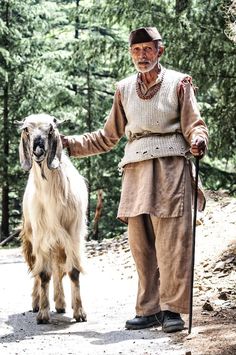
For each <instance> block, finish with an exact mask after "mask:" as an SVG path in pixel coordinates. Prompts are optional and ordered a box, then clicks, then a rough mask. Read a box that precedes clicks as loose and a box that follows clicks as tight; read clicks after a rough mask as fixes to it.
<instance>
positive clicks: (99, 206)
mask: <svg viewBox="0 0 236 355" xmlns="http://www.w3.org/2000/svg"><path fill="white" fill-rule="evenodd" d="M97 195H98V199H97V206H96V211H95V216H94V221H93V239H95V240H98V239H99V222H100V219H101V215H102V207H103V204H102V197H103V191H102V190H98V192H97Z"/></svg>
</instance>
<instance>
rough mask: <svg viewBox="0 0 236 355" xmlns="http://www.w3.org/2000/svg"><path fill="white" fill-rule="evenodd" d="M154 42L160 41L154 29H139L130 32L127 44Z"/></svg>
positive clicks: (159, 36) (158, 34)
mask: <svg viewBox="0 0 236 355" xmlns="http://www.w3.org/2000/svg"><path fill="white" fill-rule="evenodd" d="M156 40H162V38H161V35H160V33H159V32H158V31H157V29H156V27H141V28H138V29H137V30H134V31H132V32H130V35H129V44H130V46H132V44H136V43H144V42H151V41H156Z"/></svg>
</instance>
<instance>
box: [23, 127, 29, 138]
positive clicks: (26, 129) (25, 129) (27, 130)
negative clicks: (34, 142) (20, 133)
mask: <svg viewBox="0 0 236 355" xmlns="http://www.w3.org/2000/svg"><path fill="white" fill-rule="evenodd" d="M24 132H25V133H26V134H27V136H28V135H29V129H28V128H27V127H25V128H24Z"/></svg>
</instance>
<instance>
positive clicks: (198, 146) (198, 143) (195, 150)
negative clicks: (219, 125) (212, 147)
mask: <svg viewBox="0 0 236 355" xmlns="http://www.w3.org/2000/svg"><path fill="white" fill-rule="evenodd" d="M205 150H206V141H205V139H204V138H202V137H200V136H196V137H194V138H193V139H192V142H191V148H190V152H191V153H192V154H193V155H194V156H198V157H199V158H202V157H203V155H204V154H205Z"/></svg>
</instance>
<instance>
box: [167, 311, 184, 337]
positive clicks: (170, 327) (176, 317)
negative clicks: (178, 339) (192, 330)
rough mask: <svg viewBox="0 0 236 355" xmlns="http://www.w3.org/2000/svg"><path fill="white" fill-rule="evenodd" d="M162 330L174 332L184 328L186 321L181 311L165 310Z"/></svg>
mask: <svg viewBox="0 0 236 355" xmlns="http://www.w3.org/2000/svg"><path fill="white" fill-rule="evenodd" d="M163 313H164V317H163V322H162V330H163V332H165V333H174V332H178V331H181V330H183V329H184V321H183V319H182V318H181V317H180V314H179V313H174V312H170V311H164V312H163Z"/></svg>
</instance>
